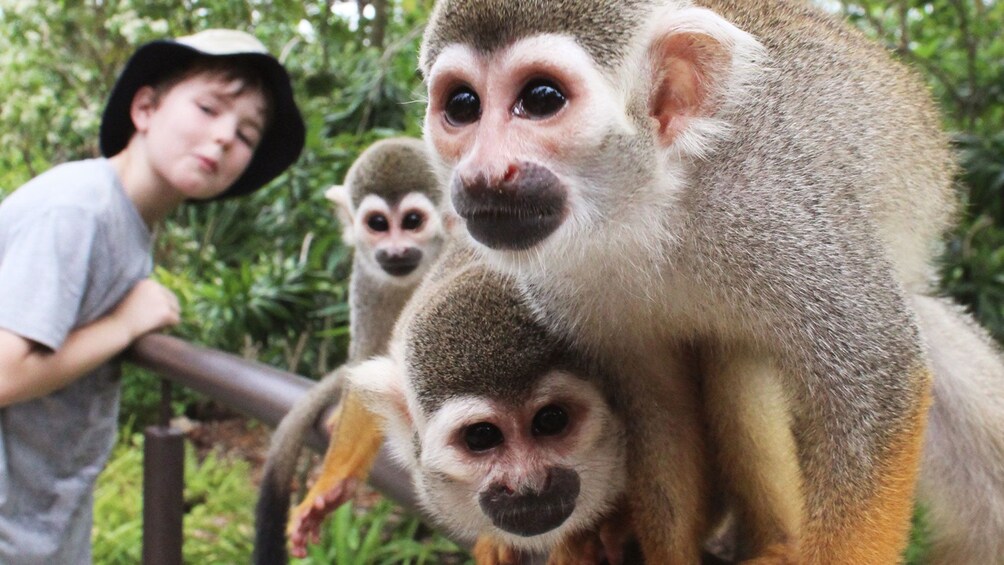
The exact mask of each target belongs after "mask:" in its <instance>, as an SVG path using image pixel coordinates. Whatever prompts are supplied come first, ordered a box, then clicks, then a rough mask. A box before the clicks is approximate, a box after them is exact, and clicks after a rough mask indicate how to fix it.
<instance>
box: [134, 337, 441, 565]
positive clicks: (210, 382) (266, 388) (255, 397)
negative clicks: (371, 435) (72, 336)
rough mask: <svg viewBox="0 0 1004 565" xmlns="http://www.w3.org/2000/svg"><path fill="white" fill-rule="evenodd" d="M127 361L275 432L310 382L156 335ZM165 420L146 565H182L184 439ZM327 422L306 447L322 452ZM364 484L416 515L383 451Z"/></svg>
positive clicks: (401, 476) (149, 437) (148, 470)
mask: <svg viewBox="0 0 1004 565" xmlns="http://www.w3.org/2000/svg"><path fill="white" fill-rule="evenodd" d="M125 358H126V360H127V361H129V362H131V363H133V364H135V365H138V366H140V367H143V368H145V369H149V370H152V371H154V372H156V373H158V374H159V375H160V376H161V377H163V378H164V379H166V380H167V381H171V382H173V383H177V384H180V385H184V386H186V387H188V388H191V389H192V390H195V391H197V392H200V393H202V394H204V395H206V396H209V397H210V398H213V399H214V400H217V401H219V402H221V403H223V404H225V405H227V406H228V407H230V408H232V409H234V410H237V411H238V412H241V413H242V414H245V415H247V416H250V417H252V418H254V419H256V420H260V421H262V422H264V423H266V424H269V425H271V426H273V427H274V426H276V425H278V423H279V421H280V420H282V417H283V416H285V415H286V412H288V411H289V410H290V408H292V406H293V405H294V404H295V403H296V402H297V401H298V400H299V399H300V398H301V397H303V395H305V394H306V393H307V391H308V390H309V389H310V388H311V387H312V386H314V385H315V384H316V383H315V381H312V380H310V379H308V378H305V377H301V376H299V375H294V374H292V373H287V372H285V371H280V370H278V369H275V368H273V367H270V366H268V365H264V364H262V363H258V362H255V361H250V360H247V359H244V358H241V357H238V356H236V355H232V354H230V353H224V352H222V351H218V350H215V349H208V348H205V347H200V346H197V345H193V344H191V343H188V342H185V341H184V340H181V339H178V338H176V337H171V336H166V335H160V334H151V335H148V336H146V337H143V338H141V339H140V340H138V341H137V342H136V343H135V344H133V346H132V347H131V348H130V349H129V350H128V351H127V352H126V355H125ZM165 382H166V381H165ZM169 396H170V387H169V386H168V387H166V388H165V399H164V401H165V403H166V402H169ZM169 416H170V414H169V412H166V413H165V412H163V411H162V414H161V420H162V421H161V424H160V425H159V426H151V427H150V428H148V429H147V430H146V441H145V444H146V448H145V449H146V452H145V456H144V457H145V460H144V493H143V497H144V502H143V516H144V520H143V546H144V547H143V563H144V565H175V564H178V565H180V563H181V542H182V540H181V519H182V513H183V509H182V501H183V496H182V494H183V493H182V490H183V488H184V479H183V477H182V475H181V473H182V470H183V465H181V464H180V461H183V459H182V456H183V441H182V439H183V438H182V435H181V433H180V432H178V431H177V430H173V429H171V428H170V426H169V422H167V420H169ZM326 420H327V418H326V417H321V418H319V419H318V421H317V422H316V423H315V425H314V430H313V432H312V433H311V434H309V436H308V437H307V445H308V446H309V447H311V448H313V449H315V450H318V451H322V452H323V451H324V450H325V449H326V448H327V443H328V440H327V437H328V433H327V430H326V429H325V426H324V422H325V421H326ZM369 482H370V484H372V485H373V486H374V487H376V488H377V490H379V491H381V492H382V493H383V494H384V495H386V496H387V497H388V498H390V499H392V500H394V501H395V502H397V503H398V504H400V505H402V506H403V507H405V508H406V509H408V510H410V511H412V512H414V513H417V514H419V515H422V512H421V510H420V509H419V508H418V505H417V504H416V499H415V495H414V492H413V490H412V488H411V480H410V478H409V477H408V474H407V472H406V471H404V470H403V469H402V468H401V467H400V466H399V465H398V464H397V463H396V462H394V461H393V460H392V459H391V458H390V457H389V455H388V453H387V451H386V449H381V451H380V454H379V455H378V457H377V460H376V462H375V463H374V465H373V469H372V471H371V473H370V478H369ZM425 517H426V518H427V516H425Z"/></svg>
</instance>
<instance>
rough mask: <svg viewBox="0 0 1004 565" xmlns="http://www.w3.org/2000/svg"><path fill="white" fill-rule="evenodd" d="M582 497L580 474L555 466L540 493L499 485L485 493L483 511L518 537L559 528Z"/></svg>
mask: <svg viewBox="0 0 1004 565" xmlns="http://www.w3.org/2000/svg"><path fill="white" fill-rule="evenodd" d="M578 497H579V474H578V473H576V472H575V471H573V470H571V469H565V468H561V467H555V468H552V469H550V470H549V471H548V473H547V481H546V483H545V485H544V488H542V489H541V490H540V491H539V492H527V493H524V492H513V491H511V490H509V488H508V487H506V486H505V485H495V486H492V487H490V488H489V489H488V490H486V491H484V492H482V493H481V496H480V497H479V502H480V504H481V510H482V511H483V512H484V513H485V515H486V516H488V518H489V519H490V520H491V521H492V524H494V525H495V527H497V528H499V529H502V530H505V531H507V532H509V533H511V534H516V535H518V536H523V537H530V536H537V535H540V534H544V533H547V532H549V531H551V530H553V529H554V528H557V527H558V526H560V525H561V524H563V523H564V522H565V520H567V519H568V517H569V516H571V515H572V511H573V510H575V501H576V499H577V498H578Z"/></svg>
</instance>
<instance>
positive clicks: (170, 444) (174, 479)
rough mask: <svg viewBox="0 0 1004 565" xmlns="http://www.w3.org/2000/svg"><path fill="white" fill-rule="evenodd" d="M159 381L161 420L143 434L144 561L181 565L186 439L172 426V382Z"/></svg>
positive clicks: (146, 563)
mask: <svg viewBox="0 0 1004 565" xmlns="http://www.w3.org/2000/svg"><path fill="white" fill-rule="evenodd" d="M161 382H162V385H161V399H160V402H161V406H160V424H159V425H157V426H149V427H147V428H146V430H145V431H144V434H143V437H144V441H143V565H181V540H182V520H183V518H184V513H185V500H184V494H185V443H184V434H182V433H181V431H180V430H177V429H174V428H172V427H171V383H170V382H169V381H167V380H163V381H161Z"/></svg>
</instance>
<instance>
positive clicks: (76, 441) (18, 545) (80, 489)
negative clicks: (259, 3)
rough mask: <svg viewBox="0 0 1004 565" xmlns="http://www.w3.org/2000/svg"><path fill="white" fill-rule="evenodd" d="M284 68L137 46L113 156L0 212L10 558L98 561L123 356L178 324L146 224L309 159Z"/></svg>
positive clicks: (56, 171) (2, 506) (270, 61)
mask: <svg viewBox="0 0 1004 565" xmlns="http://www.w3.org/2000/svg"><path fill="white" fill-rule="evenodd" d="M303 143H304V124H303V120H302V119H301V117H300V113H299V110H298V109H297V107H296V104H295V101H294V100H293V96H292V92H291V87H290V81H289V77H288V75H287V74H286V72H285V70H284V69H283V67H282V65H281V64H280V63H279V62H278V61H277V60H276V59H275V58H273V57H272V56H271V55H269V54H268V52H267V51H266V50H265V48H264V46H263V45H262V44H261V43H260V42H258V40H257V39H255V38H254V37H253V36H250V35H248V34H245V33H242V32H238V31H230V30H209V31H204V32H201V33H198V34H195V35H192V36H188V37H183V38H180V39H178V40H176V41H156V42H153V43H149V44H146V45H144V46H142V47H140V48H139V49H138V50H137V51H136V53H135V54H134V55H133V56H132V58H131V59H130V60H129V62H128V63H127V64H126V67H125V69H124V70H123V71H122V74H121V75H120V76H119V79H118V81H117V83H116V85H115V88H114V89H113V90H112V94H111V96H110V98H109V100H108V105H107V107H106V108H105V112H104V115H103V117H102V122H101V151H102V154H103V155H104V156H105V157H106V158H102V159H91V160H85V161H77V162H72V163H67V164H64V165H60V166H58V167H55V168H53V169H52V170H50V171H48V172H46V173H44V174H42V175H40V176H38V177H36V178H34V179H32V180H31V181H29V182H28V183H27V184H25V185H24V186H22V187H21V188H19V189H18V190H17V191H15V192H14V193H13V194H11V195H10V196H9V197H8V198H7V199H6V200H4V201H3V202H2V203H0V563H3V564H5V565H10V564H19V563H25V564H28V563H31V564H38V563H54V564H55V563H59V564H64V563H65V564H76V563H90V561H91V550H90V534H91V520H92V516H91V514H92V505H93V498H92V497H93V493H92V490H93V486H94V481H95V478H96V476H97V474H98V472H99V471H100V470H101V468H102V467H103V466H104V464H105V461H106V460H107V457H108V454H109V452H110V450H111V447H112V444H113V443H114V440H115V433H116V423H117V415H118V414H117V413H118V394H119V382H118V380H119V379H118V377H119V371H118V366H117V363H116V362H115V360H114V358H115V356H117V355H118V354H119V353H120V352H121V351H122V350H123V349H125V348H126V347H127V346H128V345H129V344H130V343H131V342H132V341H134V340H135V339H136V338H137V337H139V336H141V335H143V334H144V333H147V332H150V331H154V330H157V329H161V328H164V327H167V326H170V325H173V324H176V323H178V321H179V316H178V301H177V299H176V298H175V297H174V295H173V294H172V293H171V292H170V291H168V290H167V289H165V288H163V287H162V286H160V285H158V284H157V283H156V282H153V281H152V280H150V279H148V278H147V277H148V276H149V274H150V270H151V267H152V259H151V254H150V247H151V228H152V227H153V226H154V225H155V224H157V222H159V221H161V220H163V219H164V218H165V217H166V216H167V215H168V214H169V213H170V212H171V211H172V210H174V209H175V208H176V207H177V206H178V205H179V204H181V203H182V202H184V201H185V200H211V199H219V198H227V197H232V196H236V195H239V194H247V193H250V192H252V191H254V190H256V189H258V188H260V187H261V186H263V185H265V184H266V183H268V182H269V181H270V180H272V179H273V178H275V177H276V176H277V175H279V174H280V173H281V172H282V171H283V170H285V169H286V168H287V167H288V166H289V165H291V164H292V163H293V162H294V161H295V160H296V159H297V157H298V156H299V154H300V150H301V149H302V148H303Z"/></svg>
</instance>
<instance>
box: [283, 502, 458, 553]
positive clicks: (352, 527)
mask: <svg viewBox="0 0 1004 565" xmlns="http://www.w3.org/2000/svg"><path fill="white" fill-rule="evenodd" d="M325 527H326V529H325V530H324V532H323V533H322V536H321V543H319V544H316V545H311V546H310V547H309V548H308V554H307V557H305V558H303V559H294V560H292V562H293V563H294V564H296V565H312V564H317V565H321V564H327V563H339V564H340V565H377V564H380V565H383V564H386V565H397V564H409V565H422V564H430V565H431V564H440V563H445V562H447V561H448V562H450V563H468V562H470V560H469V559H467V557H466V553H465V552H463V551H462V550H461V549H460V548H458V547H457V546H456V544H454V543H453V542H451V541H449V540H447V539H446V538H443V537H441V536H439V535H436V534H429V533H428V532H427V531H426V529H425V528H424V527H423V526H422V523H421V522H419V521H418V520H417V519H416V518H410V517H406V516H402V515H401V512H400V510H399V509H397V508H396V507H395V506H394V505H392V504H391V503H389V502H387V501H386V500H380V501H379V502H378V503H377V504H376V505H375V506H373V507H372V508H368V509H365V510H363V511H360V510H359V509H356V508H354V507H353V505H352V504H346V505H343V506H342V507H340V508H339V509H338V510H336V511H335V512H334V513H333V514H332V515H331V516H330V517H329V518H328V520H327V522H326V524H325Z"/></svg>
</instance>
